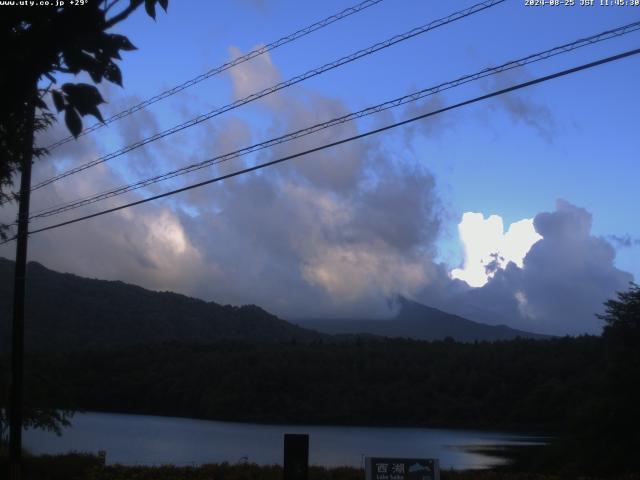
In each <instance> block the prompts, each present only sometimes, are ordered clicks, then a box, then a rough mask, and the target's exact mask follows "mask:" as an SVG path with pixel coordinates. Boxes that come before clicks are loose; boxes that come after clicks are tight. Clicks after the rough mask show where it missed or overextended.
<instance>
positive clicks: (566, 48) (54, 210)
mask: <svg viewBox="0 0 640 480" xmlns="http://www.w3.org/2000/svg"><path fill="white" fill-rule="evenodd" d="M638 29H640V21H638V22H633V23H630V24H628V25H624V26H621V27H618V28H615V29H612V30H607V31H605V32H602V33H599V34H596V35H591V36H589V37H586V38H582V39H579V40H576V41H574V42H571V43H567V44H564V45H561V46H559V47H554V48H551V49H549V50H545V51H543V52H539V53H535V54H532V55H529V56H526V57H523V58H520V59H517V60H511V61H509V62H506V63H503V64H502V65H500V66H497V67H489V68H486V69H484V70H481V71H479V72H477V73H474V74H470V75H465V76H463V77H460V78H458V79H456V80H452V81H449V82H446V83H442V84H439V85H437V86H435V87H430V88H427V89H423V90H420V91H417V92H414V93H411V94H409V95H405V96H402V97H399V98H395V99H393V100H389V101H387V102H384V103H380V104H378V105H375V106H372V107H368V108H365V109H363V110H360V111H357V112H354V113H350V114H348V115H343V116H341V117H337V118H334V119H331V120H328V121H325V122H322V123H318V124H315V125H312V126H310V127H307V128H304V129H301V130H298V131H295V132H291V133H287V134H286V135H283V136H280V137H277V138H272V139H270V140H266V141H264V142H261V143H257V144H254V145H251V146H249V147H245V148H242V149H240V150H236V151H233V152H230V153H226V154H224V155H219V156H216V157H213V158H211V159H208V160H204V161H202V162H199V163H194V164H191V165H188V166H185V167H182V168H178V169H175V170H171V171H169V172H165V173H163V174H160V175H156V176H153V177H150V178H147V179H144V180H140V181H138V182H135V183H131V184H127V185H123V186H120V187H118V188H115V189H112V190H107V191H104V192H101V193H99V194H96V195H92V196H89V197H85V198H83V199H79V200H74V201H71V202H66V203H63V204H60V205H56V206H54V207H49V208H47V209H44V210H40V211H38V212H36V213H34V214H33V215H32V216H31V217H30V219H36V218H44V217H49V216H52V215H57V214H60V213H63V212H66V211H69V210H74V209H77V208H80V207H83V206H86V205H90V204H92V203H96V202H99V201H101V200H105V199H108V198H112V197H115V196H118V195H123V194H125V193H127V192H131V191H134V190H137V189H140V188H143V187H146V186H149V185H152V184H155V183H158V182H161V181H164V180H168V179H171V178H174V177H177V176H179V175H184V174H187V173H190V172H194V171H196V170H200V169H202V168H206V167H209V166H211V165H215V164H219V163H222V162H226V161H229V160H232V159H234V158H238V157H241V156H243V155H246V154H248V153H252V152H256V151H259V150H262V149H265V148H267V147H271V146H274V145H278V144H281V143H284V142H288V141H291V140H294V139H297V138H300V137H303V136H306V135H310V134H312V133H315V132H318V131H320V130H324V129H326V128H330V127H333V126H336V125H340V124H343V123H346V122H349V121H353V120H356V119H358V118H362V117H365V116H368V115H371V114H374V113H378V112H381V111H384V110H388V109H391V108H395V107H398V106H400V105H404V104H406V103H409V102H415V101H417V100H419V99H422V98H424V97H427V96H430V95H434V94H436V93H438V92H442V91H445V90H449V89H451V88H454V87H457V86H459V85H462V84H466V83H469V82H471V81H475V80H479V79H481V78H484V77H488V76H490V75H496V74H498V73H502V72H505V71H508V70H511V69H514V68H519V67H522V66H524V65H528V64H532V63H535V62H539V61H541V60H546V59H548V58H550V57H553V56H556V55H560V54H563V53H567V52H570V51H573V50H576V49H578V48H582V47H584V46H587V45H592V44H595V43H599V42H602V41H605V40H609V39H611V38H616V37H619V36H622V35H626V34H628V33H631V32H634V31H636V30H638Z"/></svg>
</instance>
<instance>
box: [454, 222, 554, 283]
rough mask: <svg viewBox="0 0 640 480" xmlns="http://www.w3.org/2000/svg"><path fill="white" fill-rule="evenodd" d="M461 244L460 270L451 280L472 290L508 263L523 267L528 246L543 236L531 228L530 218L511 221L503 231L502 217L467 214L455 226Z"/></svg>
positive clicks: (456, 270)
mask: <svg viewBox="0 0 640 480" xmlns="http://www.w3.org/2000/svg"><path fill="white" fill-rule="evenodd" d="M458 233H459V235H460V242H461V243H462V246H463V249H464V264H463V267H462V268H456V269H454V270H452V271H451V277H452V278H457V279H459V280H464V281H465V282H467V283H468V284H469V285H471V286H472V287H481V286H483V285H484V284H485V283H487V281H488V280H489V278H491V277H493V275H494V274H495V272H496V270H497V269H498V268H502V269H504V268H505V267H506V266H507V265H508V264H509V262H513V263H515V264H516V265H517V266H518V267H520V268H522V261H523V259H524V257H525V256H526V254H527V252H528V251H529V250H530V249H531V246H532V245H533V244H534V243H536V242H537V241H538V240H540V239H541V238H542V237H541V236H540V235H539V234H538V233H537V232H536V231H535V228H534V227H533V219H530V218H525V219H524V220H520V221H518V222H514V223H512V224H511V225H510V226H509V229H508V230H507V231H506V232H505V231H504V225H503V221H502V218H501V217H500V216H499V215H491V216H489V217H488V218H486V219H485V218H484V215H483V214H482V213H474V212H466V213H465V214H464V215H463V216H462V221H461V222H460V223H459V224H458Z"/></svg>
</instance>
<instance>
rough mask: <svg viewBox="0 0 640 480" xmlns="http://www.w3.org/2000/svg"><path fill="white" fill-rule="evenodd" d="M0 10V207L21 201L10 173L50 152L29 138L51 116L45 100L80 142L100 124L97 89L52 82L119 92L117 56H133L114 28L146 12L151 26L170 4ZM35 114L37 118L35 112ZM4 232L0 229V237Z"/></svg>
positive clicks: (119, 0) (133, 0)
mask: <svg viewBox="0 0 640 480" xmlns="http://www.w3.org/2000/svg"><path fill="white" fill-rule="evenodd" d="M66 3H67V5H66V6H59V7H52V6H25V5H15V6H13V7H11V6H3V7H2V14H1V15H0V45H2V49H0V69H1V71H2V74H0V203H6V202H9V201H12V200H16V199H17V198H18V194H16V193H15V192H13V191H12V187H13V183H14V177H15V174H16V173H17V172H18V171H20V169H21V165H22V164H23V161H24V159H25V158H29V159H31V158H32V157H36V158H37V157H41V156H43V155H45V154H46V153H47V152H46V150H45V149H43V148H39V149H37V148H34V145H33V144H32V143H33V142H32V141H31V139H32V137H33V132H34V131H39V130H42V129H46V128H47V127H49V126H50V125H51V124H52V122H53V121H55V119H56V116H55V115H54V114H53V113H51V112H49V110H48V107H47V104H46V103H45V101H44V99H45V97H46V96H48V95H50V96H51V99H52V101H53V104H54V106H55V109H56V110H57V112H58V113H63V114H64V120H65V123H66V125H67V127H68V129H69V131H70V132H71V133H72V134H73V135H74V136H75V137H77V136H78V135H79V134H80V132H81V131H82V117H84V116H86V115H92V116H94V117H96V118H97V119H98V120H100V121H102V120H103V119H102V115H101V114H100V110H99V108H98V106H99V105H100V104H102V103H104V99H103V98H102V96H101V95H100V92H99V91H98V89H97V88H96V87H95V86H93V85H89V84H86V83H65V84H63V85H61V86H60V87H59V88H58V87H57V86H56V85H57V83H56V75H59V74H73V75H77V74H79V73H81V72H86V73H88V74H89V76H90V77H91V79H92V80H93V82H94V83H100V82H101V81H102V80H107V81H109V82H112V83H115V84H117V85H120V86H122V73H121V71H120V68H119V67H118V65H117V64H116V60H120V59H121V57H120V52H121V51H129V50H134V49H135V47H134V45H133V44H132V43H131V42H130V41H129V39H128V38H127V37H125V36H123V35H118V34H114V33H110V32H109V31H108V30H110V29H111V28H113V27H114V26H115V25H117V24H119V23H120V22H122V21H123V20H125V19H126V18H127V17H129V15H131V14H132V13H133V12H134V11H135V10H136V9H137V8H138V7H140V6H141V5H142V4H144V7H145V9H146V11H147V13H148V14H149V16H151V17H152V18H154V19H155V15H156V6H157V5H160V6H161V7H162V8H163V9H164V10H165V11H166V9H167V7H168V3H169V0H129V1H128V2H126V1H124V0H111V1H107V0H101V1H98V0H90V1H82V2H81V3H82V4H81V5H75V4H74V5H69V4H70V2H66ZM34 111H35V112H34ZM7 232H8V227H7V226H6V225H0V238H2V239H6V237H7Z"/></svg>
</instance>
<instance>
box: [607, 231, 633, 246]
mask: <svg viewBox="0 0 640 480" xmlns="http://www.w3.org/2000/svg"><path fill="white" fill-rule="evenodd" d="M605 239H606V240H608V241H609V242H611V244H612V245H614V246H615V247H616V248H631V247H637V246H640V238H633V237H632V236H631V235H629V234H628V233H627V234H625V235H607V236H606V237H605Z"/></svg>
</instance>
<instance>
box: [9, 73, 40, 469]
mask: <svg viewBox="0 0 640 480" xmlns="http://www.w3.org/2000/svg"><path fill="white" fill-rule="evenodd" d="M37 94H38V88H37V82H35V83H34V85H33V87H32V91H31V92H30V95H29V96H28V99H27V104H26V106H25V107H26V108H25V117H26V118H25V121H24V124H23V128H24V130H23V132H22V134H23V135H24V139H25V147H24V154H23V157H22V162H21V170H22V172H21V175H20V199H19V202H20V203H19V207H18V234H17V238H16V241H17V243H16V264H15V271H14V277H13V323H12V327H11V386H10V397H9V469H10V479H11V480H20V479H21V465H22V400H23V399H22V396H23V371H24V295H25V279H26V270H27V238H28V235H29V198H30V194H31V163H32V160H33V133H34V132H33V129H34V119H35V97H36V95H37Z"/></svg>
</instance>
